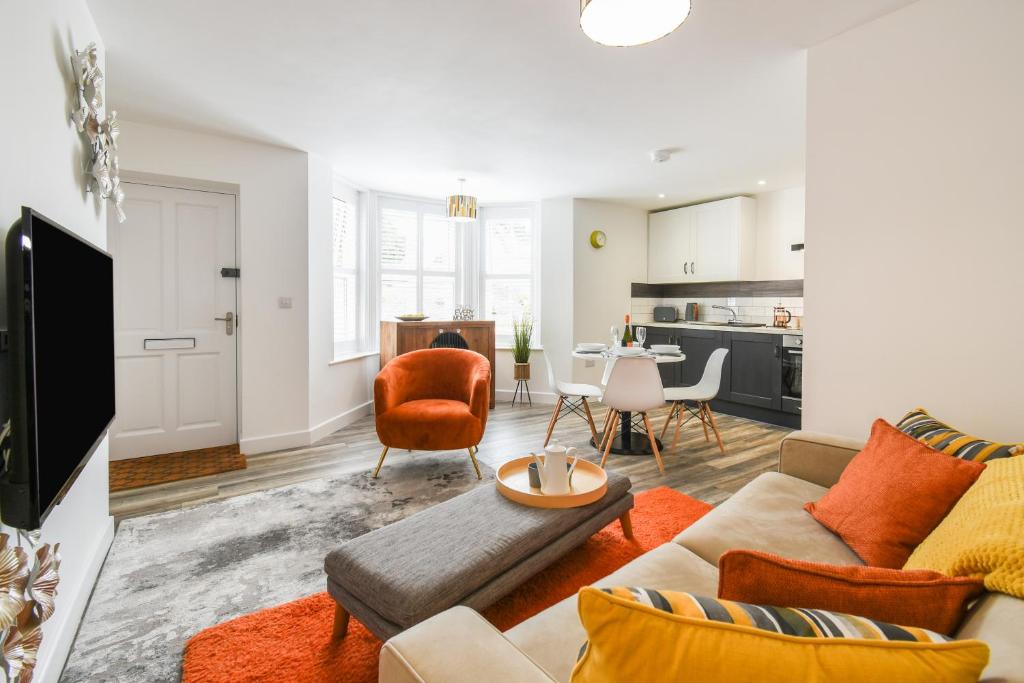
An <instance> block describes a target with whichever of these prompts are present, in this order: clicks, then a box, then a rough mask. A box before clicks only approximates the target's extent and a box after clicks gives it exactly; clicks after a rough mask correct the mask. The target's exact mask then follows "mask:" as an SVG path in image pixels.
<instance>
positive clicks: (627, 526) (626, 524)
mask: <svg viewBox="0 0 1024 683" xmlns="http://www.w3.org/2000/svg"><path fill="white" fill-rule="evenodd" d="M619 524H621V525H622V535H623V536H625V537H626V538H628V539H629V540H633V520H631V519H630V518H629V510H626V511H625V512H623V513H622V516H621V517H619Z"/></svg>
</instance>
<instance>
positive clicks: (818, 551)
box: [651, 472, 864, 595]
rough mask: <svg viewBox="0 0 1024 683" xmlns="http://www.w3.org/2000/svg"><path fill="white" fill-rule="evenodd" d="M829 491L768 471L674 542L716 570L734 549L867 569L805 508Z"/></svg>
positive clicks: (854, 554)
mask: <svg viewBox="0 0 1024 683" xmlns="http://www.w3.org/2000/svg"><path fill="white" fill-rule="evenodd" d="M827 490H828V489H826V488H824V487H822V486H818V485H817V484H812V483H810V482H807V481H804V480H803V479H797V478H796V477H791V476H789V475H787V474H780V473H778V472H767V473H765V474H762V475H760V476H759V477H757V478H756V479H754V481H752V482H750V483H749V484H747V485H746V486H744V487H743V488H742V489H740V490H739V491H738V492H736V494H735V495H733V496H732V497H731V498H729V499H728V500H726V501H725V502H724V503H722V504H721V505H719V506H718V507H717V508H715V510H714V511H712V512H711V513H709V514H707V515H705V516H704V517H702V518H700V519H699V520H697V521H696V522H695V523H693V524H692V525H690V526H689V527H688V528H687V529H685V530H684V531H683V532H682V533H680V534H679V535H678V536H676V538H675V542H676V543H678V544H680V545H682V546H684V547H686V548H689V549H690V550H692V551H693V552H694V553H696V554H697V555H699V556H700V557H702V558H704V559H705V560H706V561H708V562H710V563H712V564H714V565H716V566H717V565H718V558H719V557H721V556H722V555H723V554H724V553H725V552H726V551H727V550H732V549H734V548H737V549H746V550H761V551H764V552H770V553H775V554H777V555H782V556H783V557H788V558H791V559H795V560H808V561H811V562H827V563H829V564H847V565H848V564H856V565H862V564H864V563H863V562H862V561H861V559H860V558H859V557H857V554H856V553H855V552H853V550H851V549H850V547H849V546H847V545H846V544H845V543H843V541H842V539H840V538H839V537H838V536H836V535H835V534H833V533H832V532H831V531H829V530H828V529H826V528H825V527H823V526H822V525H820V524H818V522H817V521H815V519H814V518H813V517H811V516H810V515H809V514H808V513H807V512H806V511H805V510H804V509H803V505H804V503H807V502H808V501H812V500H818V499H819V498H821V496H822V495H824V493H825V492H826V491H827ZM651 588H655V586H651ZM716 595H717V593H716Z"/></svg>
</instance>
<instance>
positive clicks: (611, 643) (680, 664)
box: [572, 588, 989, 683]
mask: <svg viewBox="0 0 1024 683" xmlns="http://www.w3.org/2000/svg"><path fill="white" fill-rule="evenodd" d="M630 592H632V593H633V595H631V596H629V597H626V596H627V595H629V593H630ZM648 596H650V598H649V597H648ZM655 605H658V606H657V607H655ZM748 607H751V608H752V609H750V610H747V608H748ZM757 609H761V610H765V614H766V615H771V617H772V618H769V619H767V620H764V619H761V618H760V617H756V618H754V619H753V620H749V616H750V615H752V614H754V613H755V611H756V610H757ZM705 610H706V611H705ZM779 612H791V613H795V612H797V610H777V609H776V608H754V607H753V606H747V605H743V604H742V603H730V602H728V601H724V600H714V599H712V598H698V597H696V596H691V595H690V594H688V593H673V592H670V591H645V590H644V589H622V588H614V589H604V590H601V589H597V588H584V589H583V590H581V591H580V594H579V613H580V619H581V621H582V622H583V626H584V628H586V630H587V635H588V637H589V642H588V643H587V644H586V646H585V649H584V651H583V653H582V656H581V657H580V660H579V661H578V662H577V663H576V667H575V668H574V669H573V673H572V683H618V682H621V681H668V680H679V681H729V682H730V683H745V682H747V681H749V682H750V683H755V682H756V683H791V682H792V681H820V682H824V681H844V682H845V683H877V682H878V681H900V682H901V683H937V681H943V683H959V682H961V681H963V682H964V683H966V682H967V681H970V682H971V683H974V682H976V681H977V680H978V677H979V676H980V675H981V672H982V670H983V669H984V668H985V666H986V665H987V664H988V657H989V651H988V646H987V645H985V644H984V643H982V642H981V641H977V640H964V641H949V642H946V641H945V639H944V638H943V637H942V636H936V635H935V634H931V633H929V632H922V629H900V631H901V632H902V634H901V635H899V636H898V637H907V636H906V635H903V634H909V637H911V638H913V640H912V641H905V640H859V639H856V638H857V637H859V636H866V637H884V635H885V634H884V630H885V629H884V626H885V625H879V624H876V623H875V622H870V621H869V620H862V621H863V622H866V623H865V624H861V625H859V626H858V625H855V622H856V620H857V618H854V619H853V620H851V621H849V622H846V623H844V624H843V625H842V626H840V628H841V629H842V630H845V629H847V628H851V627H852V628H854V629H856V630H854V631H851V632H848V633H847V635H844V636H842V637H832V638H821V637H814V636H811V637H808V636H806V635H787V634H783V633H776V632H772V631H767V630H761V629H760V628H757V627H755V626H751V625H746V624H745V623H744V621H747V623H755V622H757V621H760V622H762V623H767V622H771V621H776V622H784V623H785V625H789V624H790V623H791V622H790V621H789V619H796V620H798V621H801V622H802V621H803V620H804V619H806V620H807V621H808V622H816V619H815V615H813V614H806V615H803V616H802V617H800V616H794V615H793V614H790V615H788V616H781V617H780V616H779ZM708 614H710V615H711V617H712V618H716V619H720V621H714V620H711V619H709V618H708ZM744 614H746V615H748V616H747V617H744V616H743V615H744ZM723 620H724V621H723ZM729 621H731V622H732V623H727V622H729ZM871 624H874V627H872V626H871ZM776 626H778V623H776ZM819 626H820V627H822V628H823V629H824V630H828V629H829V628H831V627H830V626H829V625H828V624H827V623H821V622H818V625H817V626H815V627H814V630H818V628H819ZM767 627H770V626H766V628H767ZM801 627H802V624H801ZM784 628H785V626H784ZM897 628H899V627H897ZM871 631H874V633H870V632H871ZM848 636H849V637H848ZM935 641H938V642H935Z"/></svg>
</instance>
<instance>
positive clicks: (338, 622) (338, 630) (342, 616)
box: [331, 603, 349, 640]
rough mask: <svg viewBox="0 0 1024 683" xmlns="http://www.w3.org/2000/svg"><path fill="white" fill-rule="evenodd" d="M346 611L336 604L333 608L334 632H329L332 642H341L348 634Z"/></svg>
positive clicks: (347, 615)
mask: <svg viewBox="0 0 1024 683" xmlns="http://www.w3.org/2000/svg"><path fill="white" fill-rule="evenodd" d="M348 618H349V614H348V610H346V609H345V608H344V607H342V606H341V604H340V603H339V604H337V605H335V606H334V630H333V631H332V632H331V639H332V640H341V639H342V638H344V637H345V634H346V633H348Z"/></svg>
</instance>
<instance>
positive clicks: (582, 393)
mask: <svg viewBox="0 0 1024 683" xmlns="http://www.w3.org/2000/svg"><path fill="white" fill-rule="evenodd" d="M544 361H545V362H546V363H547V366H548V385H549V386H550V387H551V390H552V391H553V392H555V394H557V396H558V400H557V401H555V409H554V410H553V411H551V419H550V420H548V433H547V436H545V437H544V445H545V446H547V445H548V442H549V441H551V433H552V432H553V431H554V430H555V423H557V422H558V421H559V420H560V419H561V418H562V417H564V416H566V415H568V414H569V413H573V414H575V415H579V416H580V417H582V418H583V419H584V420H586V421H587V424H588V425H590V434H591V436H593V437H594V443H595V444H596V443H597V427H596V426H595V425H594V416H593V415H592V414H591V413H590V404H588V403H587V399H588V398H593V399H597V400H601V389H600V388H598V387H595V386H594V385H593V384H576V383H573V382H559V381H558V379H557V378H556V377H555V369H554V368H553V367H552V366H551V359H550V358H548V357H547V355H545V357H544Z"/></svg>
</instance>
